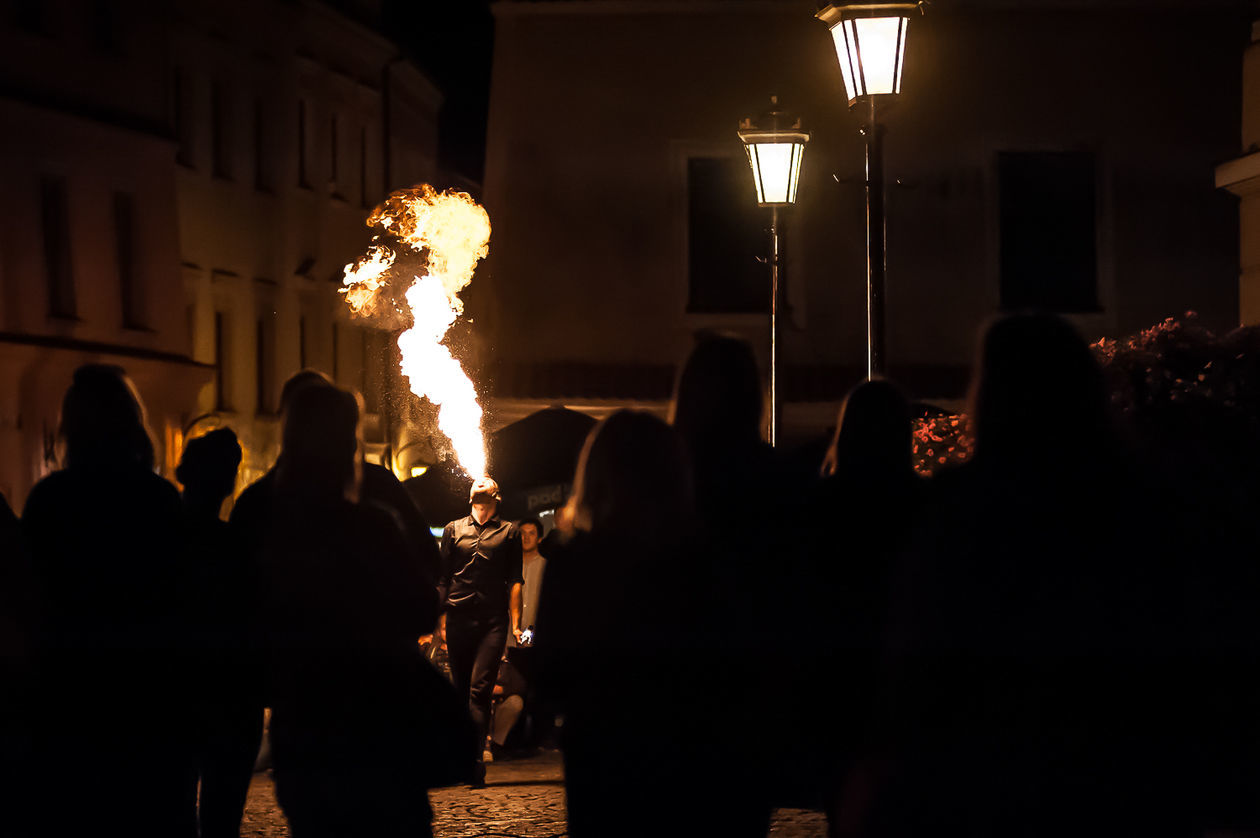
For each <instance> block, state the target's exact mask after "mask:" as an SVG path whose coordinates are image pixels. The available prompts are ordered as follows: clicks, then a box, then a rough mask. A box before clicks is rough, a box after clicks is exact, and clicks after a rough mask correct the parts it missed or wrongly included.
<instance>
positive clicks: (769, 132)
mask: <svg viewBox="0 0 1260 838" xmlns="http://www.w3.org/2000/svg"><path fill="white" fill-rule="evenodd" d="M738 133H739V138H740V140H742V141H743V143H744V151H745V152H747V154H748V164H749V165H750V166H751V167H752V173H753V185H754V186H756V188H757V205H758V206H762V207H770V444H771V445H776V444H778V441H779V440H778V437H779V397H778V369H779V349H778V343H779V207H785V206H789V205H791V204H795V203H796V184H797V180H798V179H799V178H800V176H801V161H802V160H803V159H804V157H805V144H806V143H807V142H809V134H808V133H806V132H805V131H802V130H801V121H800V120H799V119H793V118H792V117H791V116H789V115H788V114H787V113H786V112H785V111H783V110H780V108H779V97H778V96H771V97H770V110H769V111H767V112H766V113H764V114H762V115H761V116H760V117H758V119H757V123H756V124H755V125H754V124H753V121H752V120H751V119H745V120H744V121H743V122H741V123H740V124H739V132H738Z"/></svg>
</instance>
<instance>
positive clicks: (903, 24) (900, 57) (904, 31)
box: [894, 17, 910, 93]
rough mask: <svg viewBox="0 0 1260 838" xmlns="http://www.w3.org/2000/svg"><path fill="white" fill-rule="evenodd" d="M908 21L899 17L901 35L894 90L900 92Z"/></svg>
mask: <svg viewBox="0 0 1260 838" xmlns="http://www.w3.org/2000/svg"><path fill="white" fill-rule="evenodd" d="M909 28H910V21H909V20H907V19H906V18H904V17H903V18H902V19H901V37H900V38H898V44H897V85H896V90H895V91H894V92H896V93H900V92H901V74H902V72H903V71H904V70H905V69H906V36H907V35H909V34H910V33H909V31H908V30H909Z"/></svg>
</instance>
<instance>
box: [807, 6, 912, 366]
mask: <svg viewBox="0 0 1260 838" xmlns="http://www.w3.org/2000/svg"><path fill="white" fill-rule="evenodd" d="M922 5H923V4H922V3H831V4H830V5H828V6H827V7H826V8H824V9H823V10H822V11H820V12H818V14H817V15H816V17H817V18H818V19H819V20H821V21H822V22H823V23H825V24H827V26H828V27H830V29H831V37H832V38H833V39H834V40H835V43H836V58H837V59H838V60H839V61H840V75H842V76H843V77H844V88H845V93H846V94H847V95H848V97H849V108H850V109H852V108H854V107H855V106H858V105H859V104H862V105H865V109H866V123H865V124H864V125H863V126H862V135H863V136H864V137H865V138H866V377H867V378H873V377H874V376H876V375H881V374H883V372H884V368H885V361H886V359H885V355H884V348H885V346H884V284H885V275H886V272H887V267H888V247H887V238H886V235H885V228H884V129H883V126H882V125H880V124H879V123H878V121H877V120H876V102H877V101H879V100H885V101H886V100H889V99H891V97H893V96H896V95H898V94H899V93H901V72H902V68H903V66H904V62H905V55H906V35H907V34H908V33H909V30H910V16H911V15H912V14H914V13H915V12H916V11H921V10H922Z"/></svg>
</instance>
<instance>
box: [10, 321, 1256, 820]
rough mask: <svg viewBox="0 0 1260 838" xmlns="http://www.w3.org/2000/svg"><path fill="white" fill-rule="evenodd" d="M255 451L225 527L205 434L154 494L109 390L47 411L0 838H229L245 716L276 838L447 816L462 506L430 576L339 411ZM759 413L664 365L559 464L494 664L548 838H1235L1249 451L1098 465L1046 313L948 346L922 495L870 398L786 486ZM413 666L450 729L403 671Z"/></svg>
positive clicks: (1249, 718) (493, 526)
mask: <svg viewBox="0 0 1260 838" xmlns="http://www.w3.org/2000/svg"><path fill="white" fill-rule="evenodd" d="M281 411H282V422H283V432H282V450H281V453H280V456H279V458H278V460H277V462H276V464H275V466H274V468H273V469H272V470H271V471H269V472H268V473H267V474H266V476H264V477H263V478H262V479H261V480H259V481H258V482H256V483H254V484H253V485H252V486H250V487H248V488H246V489H245V490H244V491H243V492H242V493H241V494H240V495H239V496H238V497H237V498H236V500H235V502H234V504H233V506H232V511H231V515H230V519H229V520H228V521H227V522H225V521H224V520H222V518H221V511H222V510H223V508H224V506H225V504H226V503H227V501H228V499H229V498H230V497H231V495H232V494H233V491H234V489H235V485H236V482H237V472H238V469H239V466H240V463H241V460H242V450H241V446H240V443H239V442H238V440H237V438H236V436H235V434H234V433H233V432H232V431H231V430H229V429H227V428H220V429H216V430H213V431H211V432H209V433H207V434H204V435H202V436H199V437H196V438H194V439H192V440H190V441H189V442H188V443H187V445H186V446H185V449H184V451H183V452H182V457H181V459H180V464H179V467H178V469H177V471H176V475H175V476H176V478H177V480H178V482H179V483H180V485H181V486H182V494H181V492H179V491H177V490H176V488H175V486H174V485H172V484H171V483H170V482H168V481H167V480H165V479H163V478H162V477H160V476H158V475H157V474H156V473H155V469H154V466H155V463H154V450H155V449H154V444H153V442H152V437H151V434H150V432H149V429H148V426H147V421H146V417H145V411H144V407H143V402H142V401H141V399H140V396H139V394H138V393H137V391H136V389H135V387H134V385H132V383H131V382H130V380H129V379H128V378H127V376H126V375H125V373H124V371H123V370H122V369H121V368H118V367H114V366H107V365H87V366H83V367H81V368H79V369H78V370H77V371H76V372H75V373H74V377H73V381H72V383H71V385H70V387H69V389H68V390H67V392H66V395H65V399H64V402H63V405H62V411H61V421H60V427H59V431H58V454H59V458H60V463H61V468H60V469H58V470H57V471H55V472H53V473H51V474H49V475H48V476H47V477H45V478H44V479H43V480H41V481H40V482H39V483H38V484H37V485H36V486H35V487H34V488H33V490H32V491H31V493H30V495H29V497H28V498H27V499H26V503H25V505H24V508H23V509H22V511H21V516H20V519H19V517H18V516H16V515H15V514H14V513H13V511H12V510H10V509H9V507H8V505H7V504H0V547H2V548H3V561H2V562H0V655H2V656H3V657H2V661H0V665H2V666H3V675H4V678H5V683H6V688H5V689H4V691H3V696H2V697H0V702H3V703H2V704H0V710H2V711H3V718H2V719H0V745H3V757H2V758H3V764H2V765H0V787H3V788H4V789H5V790H6V792H7V793H8V795H9V797H10V800H9V803H8V805H7V806H6V812H5V813H4V814H3V823H2V824H0V829H2V830H3V831H4V832H5V834H13V835H19V836H20V835H47V836H57V837H59V836H86V835H106V834H122V833H126V834H129V835H138V836H154V838H158V836H161V838H195V836H198V835H200V836H202V838H225V836H231V838H239V834H240V824H241V818H242V813H243V811H244V808H245V802H246V795H247V792H248V789H249V784H250V779H251V776H252V773H253V771H254V764H255V759H256V757H257V754H258V751H259V743H260V740H261V738H262V735H263V727H264V713H265V708H269V709H270V722H269V725H268V726H267V730H268V737H269V741H270V746H271V759H272V765H273V771H274V779H275V787H276V796H277V799H278V801H279V803H280V805H281V806H282V808H283V810H284V812H285V815H286V817H287V819H288V821H289V824H290V828H291V830H292V833H293V835H294V836H295V838H321V836H330V838H331V836H384V835H390V836H425V835H431V834H432V826H431V821H432V814H433V813H432V809H431V807H430V804H429V799H428V790H429V789H430V788H433V787H436V786H440V785H449V784H454V783H473V784H477V783H479V782H480V781H482V780H483V778H484V767H479V766H478V760H479V757H480V755H481V749H482V743H483V741H484V738H485V735H486V729H487V724H488V722H487V716H486V714H487V712H488V711H487V706H488V700H489V699H488V690H489V689H490V688H492V687H493V684H494V674H493V672H490V670H492V669H494V666H492V665H491V664H494V663H497V657H495V656H497V655H499V654H502V649H501V647H502V646H503V645H504V643H506V637H507V636H508V635H509V634H511V635H514V636H515V637H516V638H517V642H518V643H520V642H526V643H528V641H522V637H523V636H522V635H521V633H520V629H523V628H525V626H524V625H518V624H519V623H520V585H521V579H522V576H521V566H520V561H521V559H520V557H521V546H520V535H519V528H518V527H517V526H516V525H515V524H511V523H510V522H500V519H499V518H497V517H496V514H497V503H498V487H497V485H496V484H494V483H493V481H484V482H478V483H477V484H476V486H480V487H481V488H480V489H479V490H478V489H477V488H476V486H475V487H474V490H473V492H472V496H471V502H472V504H473V514H472V515H471V516H470V517H469V518H467V519H458V520H457V521H454V522H451V524H450V525H448V526H447V530H446V536H445V538H444V540H443V544H442V547H441V549H440V550H439V547H438V545H437V543H436V542H435V539H434V538H433V537H432V535H431V533H430V530H429V522H428V521H427V520H425V517H424V515H423V513H422V511H421V510H420V509H418V508H417V507H416V505H415V503H414V502H413V501H412V500H411V498H410V496H409V495H408V494H407V493H406V491H405V490H404V488H403V487H402V486H401V484H400V483H399V482H398V481H397V479H395V478H394V476H393V474H392V473H391V472H390V471H388V470H387V469H384V468H382V467H380V466H376V465H373V464H370V463H367V462H366V461H365V460H364V456H363V449H364V446H363V444H362V439H361V431H360V422H361V418H362V413H363V410H362V406H361V399H360V398H359V397H358V396H357V395H356V394H354V393H352V392H350V391H347V390H345V389H342V388H340V387H338V386H336V385H335V384H334V383H333V382H332V381H330V380H329V379H328V378H327V377H325V376H323V375H322V374H320V373H318V372H315V371H312V370H304V371H302V372H300V373H298V374H297V375H295V376H294V377H293V378H291V379H290V380H289V381H288V382H287V383H286V385H285V388H284V391H283V393H282V398H281ZM763 414H764V404H763V400H762V388H761V382H760V379H759V374H758V370H757V365H756V361H755V357H754V355H753V353H752V351H751V349H750V347H749V346H748V344H747V343H745V342H744V341H742V340H740V339H737V338H733V337H729V336H723V335H703V336H701V337H700V339H699V340H698V343H697V345H696V347H695V349H694V350H693V352H692V353H691V355H690V357H689V358H688V359H687V361H686V363H685V364H684V366H683V367H682V369H681V371H680V374H679V377H678V381H677V387H676V391H675V395H674V400H673V405H672V409H671V415H670V418H669V421H668V422H666V421H663V420H662V419H660V418H658V417H656V416H654V415H651V414H649V413H646V412H641V411H634V410H619V411H616V412H614V413H613V414H611V415H610V416H608V417H607V418H605V419H604V420H603V421H601V422H600V423H599V424H598V425H596V427H595V428H594V429H593V430H592V431H591V433H590V435H589V437H588V438H587V440H586V444H585V447H584V449H583V451H582V454H581V458H580V461H579V464H578V467H577V472H576V474H575V475H574V480H573V486H574V488H573V492H572V495H571V497H570V499H569V500H568V502H567V503H566V504H565V505H564V506H563V507H562V508H561V509H560V510H558V511H557V515H556V520H557V531H556V533H555V534H553V535H551V536H549V537H548V538H547V540H546V542H545V545H544V550H543V552H544V553H545V555H546V560H547V565H546V567H547V570H546V576H545V581H544V582H543V583H542V591H541V598H540V599H539V600H538V601H537V617H536V620H537V623H536V626H533V628H534V629H535V630H534V631H533V644H534V645H533V646H532V648H531V649H529V652H530V660H531V667H530V669H531V670H532V675H531V678H532V683H531V684H530V690H531V695H532V694H534V693H536V694H537V696H538V697H539V701H540V702H541V704H542V706H545V707H546V708H548V712H554V713H556V714H558V717H559V719H560V720H561V722H562V726H561V727H560V728H559V744H560V748H561V750H562V752H563V759H564V766H565V791H566V800H567V811H568V824H569V833H570V834H571V835H574V836H577V838H582V836H622V835H625V836H630V835H635V836H642V835H723V836H726V835H735V836H762V835H765V834H766V833H767V830H768V828H769V824H770V820H771V814H772V811H773V810H774V808H775V807H779V806H810V807H817V808H821V809H823V810H824V811H825V812H826V814H827V821H828V829H829V834H830V835H833V836H871V838H903V836H904V837H905V838H909V836H927V835H932V836H938V835H945V836H960V838H961V836H968V838H973V837H974V838H989V836H992V837H993V838H998V836H1004V837H1005V836H1059V835H1098V836H1102V835H1148V836H1149V835H1155V836H1169V838H1173V836H1177V837H1178V838H1197V836H1202V835H1205V834H1208V833H1210V832H1213V831H1236V832H1241V831H1255V830H1260V805H1258V804H1260V712H1258V711H1260V690H1257V688H1256V687H1255V686H1254V684H1253V682H1255V681H1256V680H1257V679H1255V678H1253V677H1251V676H1252V674H1253V672H1254V671H1255V667H1256V665H1257V663H1260V661H1258V660H1257V659H1258V658H1260V608H1257V602H1258V601H1260V560H1258V559H1260V557H1258V556H1257V548H1258V547H1260V528H1258V527H1257V524H1256V520H1257V516H1255V514H1254V510H1255V508H1256V503H1257V501H1260V486H1258V485H1257V484H1256V481H1255V478H1254V475H1255V473H1256V466H1257V465H1260V463H1257V462H1255V461H1254V460H1255V459H1256V457H1255V453H1254V452H1255V451H1260V446H1257V445H1256V440H1253V439H1246V438H1243V437H1242V436H1240V434H1239V433H1238V432H1237V429H1234V430H1233V431H1231V432H1229V433H1225V432H1222V433H1220V434H1216V435H1214V434H1212V433H1211V428H1210V425H1209V426H1207V427H1204V426H1198V425H1196V426H1194V427H1193V428H1192V429H1187V428H1169V429H1166V432H1165V433H1163V434H1156V435H1152V434H1149V433H1147V434H1144V435H1142V436H1141V437H1140V438H1139V437H1138V435H1135V434H1132V433H1130V432H1129V429H1127V428H1126V427H1125V426H1124V424H1123V423H1122V422H1121V421H1119V420H1118V418H1117V417H1116V416H1115V415H1113V412H1112V410H1111V406H1110V401H1109V394H1108V391H1107V388H1106V385H1105V382H1104V378H1103V376H1102V374H1101V371H1100V369H1099V366H1098V364H1097V362H1096V361H1095V359H1094V357H1093V355H1092V353H1091V351H1090V348H1089V346H1088V345H1087V344H1086V343H1085V341H1084V340H1083V339H1082V338H1081V336H1080V335H1079V334H1078V333H1077V332H1076V331H1075V330H1074V328H1073V327H1072V326H1071V325H1070V324H1068V323H1067V322H1066V321H1064V320H1062V319H1060V318H1057V317H1054V316H1050V315H1043V314H1016V315H1008V316H1005V317H1002V318H999V319H997V320H995V321H994V322H993V323H991V324H990V325H989V326H988V328H987V329H986V330H985V332H984V334H983V336H982V338H981V341H980V345H979V349H978V354H977V359H976V363H975V367H974V375H973V380H972V386H971V391H970V394H969V409H968V416H969V417H970V422H971V431H972V433H973V434H974V439H975V448H974V454H973V456H972V457H971V458H970V459H969V460H968V462H966V463H965V464H964V465H961V466H958V467H954V468H949V469H945V470H942V471H940V472H939V473H937V474H936V475H935V476H933V477H932V478H930V479H926V478H922V477H920V476H918V474H917V473H916V471H915V469H914V466H913V463H912V459H911V450H912V449H911V429H912V420H911V416H912V412H911V404H910V402H909V401H908V400H907V397H906V395H905V394H903V392H902V391H901V390H900V389H899V388H898V387H897V386H896V385H895V384H894V383H892V382H891V381H888V380H883V379H875V380H871V381H866V382H863V383H862V384H860V385H858V386H857V387H856V388H854V389H853V390H852V391H851V392H850V394H849V395H848V396H847V398H846V399H845V402H844V405H843V407H842V409H841V412H840V415H839V417H838V419H837V426H836V430H835V435H834V438H833V440H832V443H831V445H830V447H829V449H828V450H827V452H826V456H825V458H824V459H823V460H822V461H821V462H819V463H817V472H816V474H814V475H812V476H809V477H803V476H802V475H801V474H800V473H799V469H797V468H795V464H790V463H788V462H787V461H786V460H785V459H784V458H783V457H782V455H781V453H780V452H779V451H777V450H776V449H774V448H771V447H770V446H769V445H767V444H766V443H765V442H764V441H763V439H762V426H763ZM1190 430H1192V431H1193V433H1190ZM478 504H481V505H482V507H483V508H479V507H478ZM527 523H530V524H532V526H533V527H534V533H533V534H532V535H531V537H533V536H534V535H537V533H538V530H539V527H540V525H539V523H538V522H537V521H536V520H533V521H529V522H527ZM461 533H463V535H460V534H461ZM461 539H463V540H462V541H461ZM531 544H532V542H531ZM531 549H532V548H531ZM461 551H462V552H461ZM500 589H502V590H500ZM448 617H449V620H448V619H447V618H448ZM509 618H510V619H509ZM479 626H480V628H478V627H479ZM442 628H449V629H450V631H451V632H452V638H453V639H452V640H451V643H452V654H451V658H452V668H453V669H454V670H456V673H455V675H456V677H455V680H456V682H457V685H458V689H457V690H456V689H455V688H452V687H451V685H450V684H449V683H448V682H446V681H445V680H443V679H442V678H441V677H440V676H438V675H437V673H436V670H435V669H434V668H433V667H432V666H431V665H430V663H429V662H428V660H426V658H425V657H424V655H422V654H421V652H420V650H419V647H418V646H417V639H418V638H421V637H422V636H428V635H433V634H434V632H435V629H438V632H437V634H438V636H439V637H441V636H442V631H441V629H442ZM456 647H458V648H456ZM492 647H493V648H492ZM487 650H489V651H487ZM457 653H458V654H457ZM487 656H489V657H487ZM491 657H495V660H494V661H491V660H490V658H491ZM483 658H485V660H483ZM474 719H475V720H476V722H475V723H474Z"/></svg>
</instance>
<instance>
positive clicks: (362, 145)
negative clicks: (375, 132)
mask: <svg viewBox="0 0 1260 838" xmlns="http://www.w3.org/2000/svg"><path fill="white" fill-rule="evenodd" d="M367 140H368V137H367V126H366V125H364V126H363V127H362V128H360V129H359V205H360V206H361V207H363V208H364V209H367V208H368V207H370V206H371V204H369V203H368V169H367V160H368V155H367Z"/></svg>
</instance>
